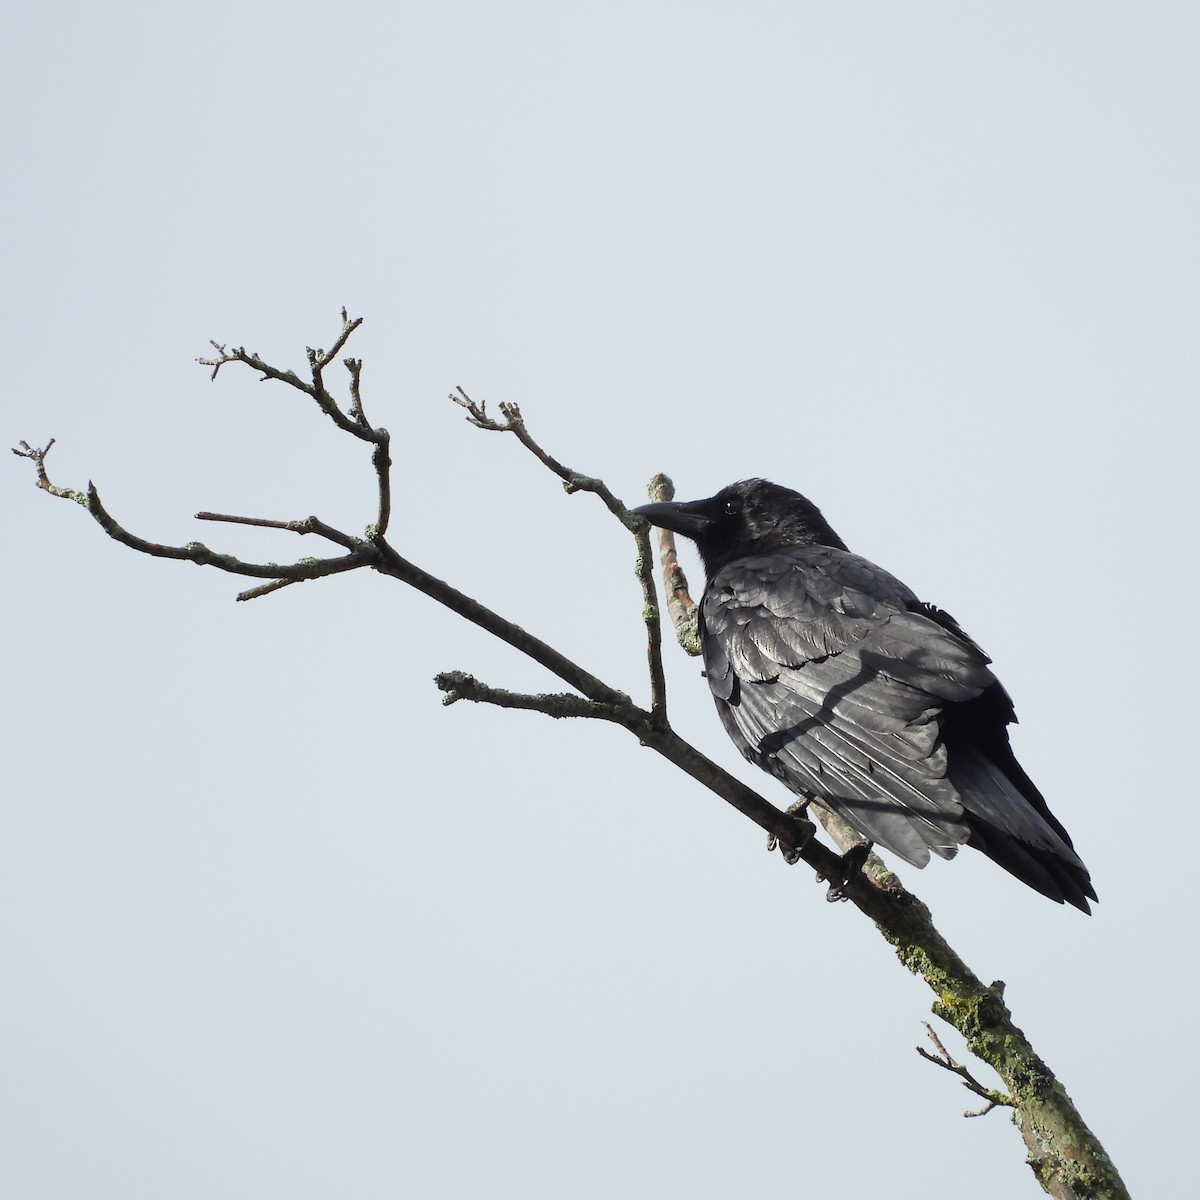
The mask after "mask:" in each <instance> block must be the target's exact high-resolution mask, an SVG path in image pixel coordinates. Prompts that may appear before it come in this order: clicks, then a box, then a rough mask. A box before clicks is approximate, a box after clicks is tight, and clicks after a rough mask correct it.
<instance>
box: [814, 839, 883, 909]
mask: <svg viewBox="0 0 1200 1200" xmlns="http://www.w3.org/2000/svg"><path fill="white" fill-rule="evenodd" d="M871 846H872V843H871V842H856V843H855V844H854V845H853V846H851V847H850V849H849V850H847V851H846V853H845V854H843V855H842V857H841V859H840V860H839V864H838V869H837V871H836V872H835V874H834V876H833V877H832V878H831V879H830V880H829V891H828V892H827V893H826V895H825V899H826V900H828V901H829V902H830V904H834V903H836V902H837V901H839V900H848V899H849V897H848V896H847V895H846V893H845V891H844V889H845V887H846V884H848V883H849V882H850V880H851V879H853V878H854V876H855V875H857V874H858V873H859V871H861V870H862V869H863V864H864V863H865V862H866V861H867V856H868V855H869V854H870V853H871ZM817 878H818V879H821V878H823V877H822V876H820V875H818V876H817Z"/></svg>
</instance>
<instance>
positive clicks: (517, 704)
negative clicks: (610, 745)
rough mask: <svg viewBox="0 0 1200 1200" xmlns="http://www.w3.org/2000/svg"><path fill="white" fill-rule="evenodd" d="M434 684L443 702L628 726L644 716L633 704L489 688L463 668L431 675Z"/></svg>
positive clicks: (567, 694)
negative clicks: (465, 701) (523, 710)
mask: <svg viewBox="0 0 1200 1200" xmlns="http://www.w3.org/2000/svg"><path fill="white" fill-rule="evenodd" d="M434 683H436V684H437V686H438V688H439V689H440V690H441V691H442V692H443V693H445V694H444V695H443V697H442V703H443V704H447V705H449V704H456V703H457V702H458V701H459V700H472V701H474V702H475V703H477V704H494V705H495V706H496V707H497V708H520V709H526V710H528V711H531V712H540V713H545V714H546V716H548V717H555V718H560V717H584V718H587V717H591V718H594V719H597V720H601V721H615V722H616V723H617V724H618V725H628V724H629V722H630V720H631V719H632V720H635V721H636V720H637V718H638V717H642V718H644V717H645V715H646V714H645V713H643V712H642V711H641V710H640V709H638V708H637V706H636V705H633V704H624V705H621V704H610V703H606V702H602V701H599V700H585V699H584V698H583V697H582V696H576V695H573V694H572V693H570V692H541V693H538V694H530V693H527V692H510V691H506V690H505V689H504V688H494V687H489V686H488V685H487V684H486V683H481V682H480V681H479V680H478V679H476V678H475V676H474V675H468V674H466V673H465V672H463V671H444V672H443V673H442V674H440V675H436V676H435V677H434Z"/></svg>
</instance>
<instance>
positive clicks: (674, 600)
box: [646, 471, 700, 657]
mask: <svg viewBox="0 0 1200 1200" xmlns="http://www.w3.org/2000/svg"><path fill="white" fill-rule="evenodd" d="M646 494H647V495H648V496H649V497H650V499H651V501H652V502H653V503H655V504H657V503H659V502H660V501H667V500H674V499H675V485H674V483H672V482H671V479H670V476H668V475H664V474H663V473H662V472H661V471H660V472H659V473H658V474H657V475H655V476H654V478H653V479H651V480H650V483H649V485H648V486H647V488H646ZM658 561H659V565H660V566H661V567H662V581H663V591H664V592H665V593H666V597H667V614H668V615H669V616H670V618H671V624H672V625H673V626H674V627H675V636H676V638H677V639H678V640H679V644H680V646H682V647H683V649H684V650H685V651H686V652H687V653H688V654H690V655H692V656H693V657H696V656H697V655H699V653H700V629H699V618H700V613H699V610H698V609H697V608H696V602H695V600H693V599H692V597H691V593H690V592H689V591H688V581H687V576H686V575H685V574H684V573H683V568H682V567H681V566H680V565H679V556H678V554H677V553H676V551H675V534H674V533H672V532H671V530H669V529H660V530H659V531H658Z"/></svg>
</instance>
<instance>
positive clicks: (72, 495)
mask: <svg viewBox="0 0 1200 1200" xmlns="http://www.w3.org/2000/svg"><path fill="white" fill-rule="evenodd" d="M53 445H54V438H51V439H50V440H49V441H48V442H47V443H46V444H45V445H44V446H43V447H42V448H41V449H40V450H39V449H38V448H37V447H36V446H31V445H30V444H29V443H28V442H20V443H19V444H18V445H17V446H14V447H13V453H14V454H15V455H16V456H17V457H18V458H28V459H29V460H30V461H31V462H32V463H33V465H34V468H35V469H36V471H37V485H38V487H40V488H41V489H42V491H44V492H49V493H50V495H52V496H57V497H58V498H59V499H60V500H74V501H75V503H76V504H79V505H82V506H83V507H84V508H87V507H88V498H87V496H85V495H84V494H83V493H82V492H77V491H75V489H74V488H65V487H59V486H58V485H57V484H53V483H51V482H50V476H49V475H47V474H46V455H47V454H49V453H50V447H51V446H53Z"/></svg>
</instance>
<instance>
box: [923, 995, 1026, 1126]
mask: <svg viewBox="0 0 1200 1200" xmlns="http://www.w3.org/2000/svg"><path fill="white" fill-rule="evenodd" d="M993 986H995V985H993ZM922 1024H923V1025H924V1026H925V1032H926V1033H927V1034H928V1035H929V1040H930V1041H931V1042H932V1043H933V1044H934V1047H935V1049H936V1050H937V1053H936V1054H930V1053H929V1051H928V1050H926V1049H925V1047H924V1046H918V1047H917V1048H916V1049H917V1053H918V1054H919V1055H920V1056H921V1057H922V1058H923V1059H925V1060H927V1061H928V1062H931V1063H934V1064H936V1065H937V1066H939V1067H941V1068H943V1069H944V1070H946V1071H949V1072H951V1074H954V1075H957V1076H959V1078H960V1079H961V1080H962V1085H963V1087H965V1088H966V1089H967V1091H969V1092H974V1093H975V1095H976V1096H981V1097H983V1099H984V1100H986V1101H987V1104H986V1105H984V1107H983V1108H978V1109H967V1111H966V1112H964V1113H963V1116H964V1117H983V1116H986V1115H987V1114H988V1113H990V1112H991V1111H992V1109H993V1108H1001V1107H1004V1108H1012V1107H1013V1101H1012V1097H1011V1096H1008V1095H1006V1094H1005V1093H1004V1092H1000V1091H997V1090H996V1089H995V1088H988V1087H984V1086H983V1084H982V1083H980V1082H979V1080H978V1079H976V1078H975V1076H974V1075H972V1074H971V1072H970V1071H968V1070H967V1068H966V1067H964V1066H963V1065H962V1063H960V1062H956V1061H955V1060H954V1059H953V1058H951V1056H950V1051H949V1050H947V1049H946V1047H945V1045H943V1043H942V1039H941V1038H940V1037H938V1035H937V1034H936V1033H935V1032H934V1029H933V1026H932V1025H930V1024H929V1022H928V1021H923V1022H922Z"/></svg>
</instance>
